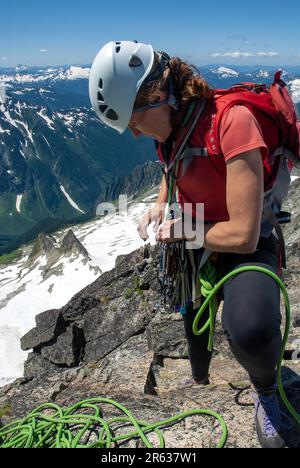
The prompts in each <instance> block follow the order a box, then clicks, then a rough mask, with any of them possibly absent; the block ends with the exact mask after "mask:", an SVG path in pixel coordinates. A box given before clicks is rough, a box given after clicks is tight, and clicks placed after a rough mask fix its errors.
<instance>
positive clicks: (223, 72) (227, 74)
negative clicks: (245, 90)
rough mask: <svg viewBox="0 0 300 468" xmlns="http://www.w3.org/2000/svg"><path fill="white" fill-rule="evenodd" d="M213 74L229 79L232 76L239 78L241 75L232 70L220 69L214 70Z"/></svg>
mask: <svg viewBox="0 0 300 468" xmlns="http://www.w3.org/2000/svg"><path fill="white" fill-rule="evenodd" d="M213 73H214V74H216V75H221V76H222V78H228V77H232V76H239V73H238V72H237V71H235V70H233V69H232V68H226V67H219V68H217V69H216V70H213Z"/></svg>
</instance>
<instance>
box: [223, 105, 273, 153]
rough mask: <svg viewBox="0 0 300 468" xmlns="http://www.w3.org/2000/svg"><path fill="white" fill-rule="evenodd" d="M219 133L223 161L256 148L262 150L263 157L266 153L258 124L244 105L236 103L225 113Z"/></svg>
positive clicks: (265, 146)
mask: <svg viewBox="0 0 300 468" xmlns="http://www.w3.org/2000/svg"><path fill="white" fill-rule="evenodd" d="M219 135H220V145H221V150H222V153H223V155H224V158H225V161H228V160H229V159H231V158H233V157H234V156H237V155H238V154H241V153H245V152H246V151H250V150H253V149H257V148H259V149H261V150H262V154H263V159H264V158H265V157H266V155H267V154H268V147H267V145H266V143H265V141H264V138H263V134H262V131H261V128H260V125H259V123H258V121H257V119H256V118H255V117H254V115H253V114H252V112H251V111H250V110H249V109H248V108H247V107H246V106H243V105H236V106H233V107H231V108H230V109H229V110H228V111H227V112H226V113H225V115H224V116H223V118H222V120H221V122H220V127H219Z"/></svg>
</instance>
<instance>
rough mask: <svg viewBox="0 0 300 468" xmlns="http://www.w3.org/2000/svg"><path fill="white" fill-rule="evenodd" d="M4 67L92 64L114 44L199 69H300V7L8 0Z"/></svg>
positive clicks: (298, 0) (0, 33)
mask: <svg viewBox="0 0 300 468" xmlns="http://www.w3.org/2000/svg"><path fill="white" fill-rule="evenodd" d="M1 3H2V4H1V5H0V18H1V23H0V24H1V27H0V67H8V66H15V65H17V64H27V65H38V66H46V65H58V64H89V63H90V62H91V61H92V59H93V58H94V56H95V55H96V53H97V52H98V50H99V49H100V47H101V46H102V45H103V44H105V43H106V42H108V41H110V40H122V39H137V40H140V41H143V42H147V43H151V44H152V45H153V46H154V48H157V49H162V50H166V51H167V52H169V53H170V54H171V55H177V56H180V57H182V58H184V59H185V60H188V61H189V62H192V63H194V64H196V65H203V64H210V63H223V64H226V63H227V64H231V65H234V64H239V65H254V64H264V65H300V0H289V1H288V2H286V8H285V6H284V4H282V6H281V7H280V6H279V5H280V3H279V2H278V1H277V0H275V1H274V0H264V1H262V2H261V7H259V6H257V5H255V4H254V3H253V2H241V1H237V0H228V1H218V0H216V1H214V2H212V1H207V2H202V1H200V0H198V1H194V0H189V1H188V2H187V1H180V0H177V1H172V2H171V1H168V0H160V1H157V0H151V1H146V2H144V1H143V0H141V1H139V2H137V1H135V0H134V1H118V0H115V1H109V0H108V1H105V0H98V1H94V0H92V1H88V0H86V1H80V2H77V1H76V0H73V1H70V0H60V1H58V0H51V2H42V1H40V0H39V1H37V0H26V1H24V0H9V1H6V0H5V1H4V2H1Z"/></svg>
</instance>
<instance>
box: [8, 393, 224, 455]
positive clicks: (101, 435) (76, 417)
mask: <svg viewBox="0 0 300 468" xmlns="http://www.w3.org/2000/svg"><path fill="white" fill-rule="evenodd" d="M103 404H109V405H112V406H114V407H115V408H117V409H119V410H120V411H121V412H122V413H123V414H124V415H125V416H120V417H114V418H111V419H109V420H107V421H106V420H105V419H104V417H103V414H102V410H101V407H100V406H99V405H103ZM86 410H88V411H89V413H87V412H86ZM91 410H92V414H91V413H90V411H91ZM49 412H52V414H51V415H50V414H49ZM53 412H54V414H53ZM196 415H201V416H210V417H212V418H215V419H216V420H217V421H218V422H219V424H220V426H221V428H222V435H221V437H220V440H219V442H218V444H217V448H222V447H224V445H225V443H226V439H227V427H226V424H225V422H224V420H223V418H222V417H221V416H220V415H219V414H217V413H215V412H213V411H209V410H190V411H185V412H183V413H180V414H178V415H176V416H174V417H171V418H169V419H165V420H163V421H159V422H156V423H154V424H149V423H147V422H145V421H141V420H137V419H136V418H135V417H134V415H133V414H132V413H131V411H129V410H128V409H127V408H125V407H124V406H123V405H121V404H120V403H117V402H116V401H114V400H110V399H108V398H90V399H88V400H84V401H80V402H79V403H76V404H75V405H73V406H70V407H69V408H65V409H63V408H61V407H60V406H58V405H56V404H54V403H46V404H44V405H41V406H39V407H38V408H36V409H35V410H33V411H32V412H31V413H29V414H28V416H26V417H25V418H24V419H21V420H17V421H15V422H13V423H11V424H9V425H7V426H5V427H3V428H1V429H0V447H1V448H111V447H114V446H116V445H117V444H118V443H119V442H121V441H124V440H126V441H129V440H130V439H134V438H137V437H138V438H140V439H141V440H142V441H143V443H144V445H145V446H146V447H147V448H154V446H153V444H152V443H151V442H150V441H149V439H148V437H147V434H149V433H153V432H154V433H155V434H156V435H157V437H158V440H159V447H158V448H164V446H165V442H164V437H163V434H162V432H161V430H160V429H161V428H162V427H164V426H169V425H170V424H172V423H175V422H179V421H181V420H183V419H185V418H187V417H189V416H196ZM120 424H121V425H123V426H124V424H126V425H128V424H130V425H131V426H133V428H134V430H133V431H131V432H128V433H123V434H120V435H118V436H117V435H115V432H117V426H118V425H120ZM93 432H94V434H95V433H96V434H97V440H96V441H93V442H92V443H89V442H88V439H89V436H90V434H91V433H93Z"/></svg>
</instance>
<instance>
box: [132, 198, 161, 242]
mask: <svg viewBox="0 0 300 468" xmlns="http://www.w3.org/2000/svg"><path fill="white" fill-rule="evenodd" d="M164 213H165V204H164V203H161V204H155V205H154V207H153V208H151V209H150V210H148V211H147V213H145V214H144V216H142V218H141V219H140V222H139V225H138V228H137V230H138V233H139V236H140V237H141V239H143V240H144V241H146V240H147V239H148V237H149V236H148V233H147V228H148V226H149V225H150V224H151V223H153V221H154V222H155V224H154V226H153V231H154V232H157V229H158V227H159V225H160V224H161V223H162V221H163V218H164Z"/></svg>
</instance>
